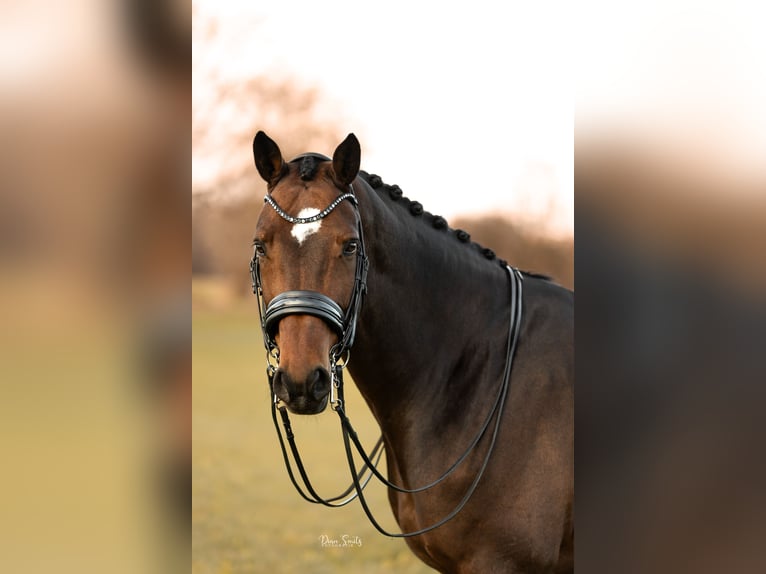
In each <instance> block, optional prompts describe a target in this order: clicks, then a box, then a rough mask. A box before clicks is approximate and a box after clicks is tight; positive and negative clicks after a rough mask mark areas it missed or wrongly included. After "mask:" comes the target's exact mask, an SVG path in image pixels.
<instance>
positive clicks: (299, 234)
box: [290, 207, 322, 245]
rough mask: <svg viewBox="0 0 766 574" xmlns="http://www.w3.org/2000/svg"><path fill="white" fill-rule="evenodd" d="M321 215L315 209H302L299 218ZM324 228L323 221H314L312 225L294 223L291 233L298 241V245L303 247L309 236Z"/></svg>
mask: <svg viewBox="0 0 766 574" xmlns="http://www.w3.org/2000/svg"><path fill="white" fill-rule="evenodd" d="M317 214H319V210H318V209H314V208H313V207H306V208H304V209H301V211H300V213H298V217H300V218H304V217H313V216H314V215H317ZM320 227H322V220H321V219H318V220H317V221H313V222H311V223H294V224H293V228H292V230H291V231H290V235H292V236H293V237H295V239H297V240H298V245H303V242H304V241H306V238H307V237H308V236H309V235H312V234H314V233H316V232H317V231H319V228H320Z"/></svg>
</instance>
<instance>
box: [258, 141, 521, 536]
mask: <svg viewBox="0 0 766 574" xmlns="http://www.w3.org/2000/svg"><path fill="white" fill-rule="evenodd" d="M306 156H314V157H317V158H319V159H322V160H323V161H328V160H329V158H327V157H326V156H323V155H320V154H304V155H302V156H298V157H297V158H295V159H293V160H292V162H295V161H298V160H300V159H302V158H304V157H306ZM344 200H348V201H349V202H350V203H351V204H352V205H353V207H354V212H355V214H356V220H357V227H358V234H359V247H358V249H357V259H356V271H355V276H354V287H353V291H352V293H351V299H350V301H349V303H348V305H347V306H346V310H345V312H344V311H343V309H342V308H341V307H340V305H339V304H338V303H337V302H335V301H333V300H332V299H330V298H329V297H327V296H326V295H324V294H322V293H318V292H316V291H285V292H283V293H280V294H279V295H277V296H276V297H274V298H273V299H272V300H271V301H270V302H269V303H268V305H266V304H265V302H264V298H263V287H262V282H261V275H260V265H259V261H258V253H257V250H256V251H255V252H254V254H253V258H252V260H251V261H250V274H251V278H252V282H253V293H254V294H255V295H256V296H257V298H258V310H259V313H260V318H261V330H262V332H263V341H264V345H265V347H266V360H267V367H266V374H267V377H268V382H269V390H270V392H271V397H272V400H271V415H272V420H273V422H274V427H275V429H276V431H277V437H278V439H279V444H280V447H281V449H282V457H283V459H284V461H285V467H286V469H287V474H288V476H289V477H290V480H291V482H292V483H293V486H294V487H295V489H296V490H297V491H298V494H300V496H301V497H302V498H304V499H305V500H307V501H308V502H311V503H315V504H322V505H324V506H330V507H340V506H345V505H346V504H348V503H349V502H351V501H352V500H354V499H355V498H357V497H358V498H359V501H360V502H361V504H362V508H363V509H364V512H365V514H366V515H367V518H368V519H369V520H370V522H371V523H372V525H373V526H374V527H375V528H376V530H378V532H380V533H381V534H384V535H386V536H390V537H396V538H409V537H412V536H418V535H420V534H424V533H426V532H430V531H431V530H434V529H436V528H438V527H440V526H442V525H443V524H445V523H446V522H448V521H450V520H452V519H453V518H454V517H455V516H457V514H458V513H459V512H460V511H461V510H462V509H463V507H464V506H465V505H466V503H467V502H468V500H469V499H470V498H471V496H472V495H473V493H474V492H475V490H476V487H477V486H478V484H479V481H480V480H481V477H482V476H483V475H484V471H485V470H486V468H487V465H488V464H489V460H490V458H491V456H492V452H493V450H494V446H495V442H496V439H497V436H498V434H499V430H500V422H501V419H502V413H503V411H504V407H505V402H506V399H507V396H508V389H509V386H510V376H511V369H512V366H513V357H514V355H515V351H516V346H517V343H518V339H519V332H520V329H521V319H522V276H521V273H520V272H519V271H518V270H517V269H515V268H512V267H508V266H506V267H505V269H506V270H507V272H508V276H509V279H510V285H511V297H510V299H511V309H510V321H509V332H508V339H507V348H506V362H505V368H504V371H503V379H502V384H501V385H500V388H499V390H498V393H497V396H496V398H495V402H494V404H493V406H492V409H491V410H490V412H489V413H488V415H487V417H486V419H485V420H484V423H483V425H482V427H481V429H480V430H479V432H478V434H477V435H476V436H475V437H474V439H473V440H472V441H471V443H470V444H469V445H468V447H467V449H466V450H465V452H464V453H463V454H462V455H461V456H460V457H459V458H458V459H457V460H456V461H455V462H454V463H453V464H452V465H451V466H450V467H449V468H448V469H447V470H446V471H445V472H444V473H443V474H442V475H441V476H440V477H439V478H437V479H436V480H434V481H433V482H431V483H429V484H427V485H424V486H422V487H419V488H413V489H408V488H403V487H401V486H398V485H395V484H393V483H391V482H390V481H389V480H388V479H386V478H385V477H384V476H383V475H382V474H381V473H380V472H379V471H378V470H377V468H376V467H377V464H378V462H379V461H380V458H381V456H382V453H383V449H382V445H383V437H382V436H381V438H380V439H379V440H378V442H377V443H376V445H375V447H374V448H373V450H372V451H371V453H370V454H369V455H368V454H367V453H366V452H365V450H364V447H363V446H362V444H361V442H360V440H359V437H358V435H357V433H356V431H355V430H354V428H353V426H352V425H351V421H350V420H349V418H348V416H347V415H346V412H345V408H344V394H343V370H344V369H345V367H346V366H347V364H348V359H349V354H350V349H351V346H352V345H353V343H354V337H355V334H356V322H357V319H358V316H359V311H360V309H361V306H362V300H363V298H364V294H365V292H366V291H367V271H368V268H369V260H368V258H367V253H366V250H365V247H364V236H363V233H362V222H361V216H360V214H359V204H358V202H357V199H356V196H355V194H354V188H353V185H349V191H348V192H347V193H341V195H339V196H338V197H337V198H336V199H335V200H334V201H333V202H332V203H331V204H330V205H329V206H327V207H326V208H325V209H324V210H322V211H321V212H320V213H318V214H316V215H313V216H311V217H306V218H298V217H293V216H291V215H289V214H287V213H285V212H284V210H282V208H281V207H279V205H278V204H277V203H276V201H275V200H274V198H273V197H271V195H268V194H267V195H266V197H265V198H264V201H265V202H266V203H267V204H269V205H270V206H271V207H272V208H273V209H274V210H275V211H276V212H277V213H278V214H279V215H280V217H282V218H283V219H285V220H286V221H288V222H290V223H293V224H295V223H312V222H314V221H318V220H320V219H323V218H324V217H327V215H329V214H330V213H331V212H332V211H333V210H334V209H335V207H337V206H338V205H339V204H340V203H341V202H343V201H344ZM289 315H312V316H314V317H318V318H320V319H322V320H324V321H325V322H326V323H327V324H328V325H329V326H330V328H332V329H333V331H334V332H335V333H336V334H337V335H338V342H337V343H336V344H335V345H334V346H333V347H332V349H331V350H330V376H331V385H330V392H331V394H330V405H331V407H332V409H333V410H334V411H335V412H336V413H337V414H338V416H339V418H340V423H341V429H342V434H343V443H344V447H345V451H346V458H347V462H348V465H349V470H350V471H351V477H352V484H351V485H350V486H349V487H348V488H347V489H346V490H345V491H344V492H343V493H341V494H339V495H338V496H335V497H332V498H327V499H325V498H322V497H321V496H319V495H318V494H317V492H316V490H315V489H314V487H313V486H312V484H311V481H310V480H309V478H308V474H307V473H306V469H305V467H304V465H303V461H302V460H301V457H300V453H299V452H298V447H297V445H296V443H295V435H294V434H293V431H292V425H291V423H290V417H289V415H288V413H287V409H286V408H285V406H284V405H279V402H280V401H279V398H278V397H277V396H276V394H275V392H274V374H275V373H276V371H277V368H278V366H279V347H278V346H277V344H276V341H275V340H274V335H275V333H276V330H277V325H278V323H279V321H280V320H281V319H283V318H284V317H286V316H289ZM277 410H279V413H280V416H281V418H282V424H283V426H284V429H285V436H286V438H287V442H288V444H289V447H290V451H291V453H292V455H293V459H294V460H295V465H296V467H297V469H298V472H299V474H300V476H301V478H302V480H303V484H304V486H305V488H306V490H307V491H308V494H307V493H306V492H304V490H303V489H302V488H301V486H300V485H299V484H298V481H297V480H296V478H295V474H294V472H293V469H292V465H291V464H290V459H289V457H288V454H287V449H286V448H285V439H284V438H283V436H282V431H281V430H280V428H279V423H278V421H277ZM493 419H494V420H495V422H494V425H491V423H492V420H493ZM490 426H492V429H491V433H490V444H489V447H488V449H487V452H486V454H485V456H484V458H483V460H482V464H481V467H480V469H479V471H478V473H477V474H476V476H475V477H474V480H473V481H472V482H471V485H470V486H469V487H468V489H467V491H466V492H465V494H464V496H463V497H462V499H461V500H460V502H459V503H458V504H457V506H456V507H455V508H454V509H453V510H452V512H450V513H449V514H448V515H447V516H445V517H444V518H442V519H441V520H439V521H438V522H436V523H435V524H432V525H430V526H428V527H426V528H422V529H420V530H417V531H414V532H407V533H391V532H388V531H386V530H385V529H383V528H382V527H381V526H380V525H379V524H378V522H377V521H376V520H375V518H374V516H373V515H372V512H371V511H370V509H369V507H368V505H367V501H366V500H365V498H364V495H363V493H362V491H363V490H364V487H365V486H366V485H367V483H368V482H369V481H370V479H371V478H372V476H373V475H374V476H375V477H376V478H378V479H379V480H380V481H381V482H383V484H385V485H386V486H388V487H389V488H392V489H394V490H396V491H398V492H403V493H418V492H423V491H426V490H428V489H430V488H432V487H434V486H436V485H437V484H439V483H441V482H442V481H443V480H444V479H446V478H447V477H448V476H450V475H451V474H452V473H453V472H454V471H455V470H456V469H457V467H458V466H459V465H460V464H461V463H462V462H463V461H464V460H466V459H467V457H468V455H469V454H470V453H471V452H472V451H473V449H474V448H475V447H476V445H477V444H478V443H479V441H480V440H481V438H482V437H483V436H484V435H485V433H486V432H487V431H489V430H490ZM352 443H353V445H354V447H355V448H356V450H357V451H358V452H359V454H360V456H361V457H362V460H363V461H364V463H365V464H364V466H363V467H362V468H361V470H360V471H358V472H357V470H356V466H355V463H354V457H353V452H352V449H351V444H352ZM367 471H369V472H370V474H369V476H368V477H367V478H366V479H365V480H364V481H363V477H364V475H365V473H366V472H367ZM352 491H355V492H354V494H353V495H351V496H348V495H349V494H350V493H351V492H352ZM347 496H348V498H346V497H347ZM344 498H345V500H343V499H344ZM338 501H341V502H338ZM336 502H337V504H336Z"/></svg>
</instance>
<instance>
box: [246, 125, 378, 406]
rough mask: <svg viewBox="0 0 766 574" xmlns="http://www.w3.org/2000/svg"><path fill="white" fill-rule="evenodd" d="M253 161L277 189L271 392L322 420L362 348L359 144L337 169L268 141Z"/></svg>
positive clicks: (266, 241) (265, 256)
mask: <svg viewBox="0 0 766 574" xmlns="http://www.w3.org/2000/svg"><path fill="white" fill-rule="evenodd" d="M253 155H254V158H255V165H256V167H257V169H258V173H259V174H260V175H261V177H262V178H263V179H264V180H265V181H266V183H267V184H268V186H267V195H266V198H265V201H266V205H265V206H264V209H263V210H262V212H261V215H260V217H259V219H258V224H257V226H256V232H255V239H254V246H255V255H254V258H253V269H254V270H255V271H254V273H253V279H254V284H256V285H257V290H258V291H259V292H260V299H261V301H260V304H261V311H262V327H263V330H264V339H265V341H266V344H267V349H269V350H270V351H271V352H272V354H273V356H275V357H277V360H278V365H276V366H275V368H276V370H275V371H274V372H273V378H272V390H273V394H274V398H275V400H277V399H278V400H279V401H282V402H283V403H284V404H285V405H286V406H287V407H288V409H289V410H290V411H292V412H294V413H297V414H317V413H320V412H322V411H323V410H324V409H325V407H326V406H327V403H328V397H329V396H330V390H331V385H332V372H333V369H334V368H335V366H336V361H340V360H341V356H342V355H343V354H344V353H345V352H346V351H347V350H348V347H349V346H350V344H351V342H353V332H354V329H355V323H356V313H357V312H358V308H359V304H360V301H361V296H362V291H363V289H364V282H365V281H364V273H365V272H366V257H365V255H364V243H363V238H362V236H361V233H362V229H361V225H360V221H359V215H358V211H357V206H356V197H355V196H354V194H353V187H352V182H353V181H354V179H355V178H356V176H357V174H358V172H359V164H360V155H361V151H360V147H359V142H358V141H357V139H356V137H355V136H354V135H353V134H349V136H348V137H347V138H346V139H345V140H344V141H343V142H342V143H341V144H340V145H339V146H338V147H337V148H336V150H335V153H334V154H333V158H332V160H330V158H327V157H325V156H322V155H319V154H304V155H302V156H298V157H297V158H295V159H294V160H292V161H290V162H286V161H285V160H284V159H283V157H282V153H281V152H280V150H279V147H278V146H277V144H276V143H275V142H274V141H273V140H272V139H271V138H269V137H268V136H267V135H266V134H265V133H263V132H261V131H259V132H258V133H257V134H256V136H255V140H254V141H253ZM362 263H363V264H362Z"/></svg>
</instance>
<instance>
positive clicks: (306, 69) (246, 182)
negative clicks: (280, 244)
mask: <svg viewBox="0 0 766 574" xmlns="http://www.w3.org/2000/svg"><path fill="white" fill-rule="evenodd" d="M192 6H193V38H192V65H193V98H192V143H193V145H192V221H193V227H192V245H193V260H192V272H193V279H192V306H193V333H194V341H193V357H194V359H193V373H194V396H193V438H194V449H193V502H192V509H193V510H192V527H193V544H192V566H193V570H194V572H200V573H203V572H277V571H279V572H300V571H306V572H317V573H318V572H327V573H331V572H332V573H335V572H397V573H400V572H413V573H414V572H428V571H430V569H428V568H427V567H426V566H425V565H424V564H422V563H421V562H420V561H419V560H417V559H416V558H415V557H414V555H412V554H411V553H410V551H409V550H408V549H407V547H406V544H405V543H404V541H402V540H392V539H388V538H385V537H383V536H381V535H379V534H378V533H377V532H376V531H375V530H374V529H373V527H372V526H371V525H370V524H369V523H368V521H367V519H366V517H365V516H364V514H363V512H362V510H361V508H360V507H359V505H358V504H351V505H349V507H347V508H344V509H343V510H334V509H327V508H323V507H317V506H315V505H310V504H307V503H305V502H304V501H303V500H302V499H301V498H300V497H299V496H298V494H297V493H296V492H295V491H294V489H293V487H292V485H291V484H290V482H289V480H288V478H287V474H286V472H285V469H284V465H283V463H282V458H281V455H280V452H279V448H278V443H277V438H276V436H274V429H273V427H272V423H271V418H270V414H269V406H270V404H269V393H268V390H267V383H266V378H265V372H264V369H265V359H264V355H263V344H262V338H261V333H260V327H259V319H258V311H257V307H256V301H255V299H254V297H253V295H252V292H251V286H250V276H249V270H248V262H249V260H250V258H251V256H252V238H253V233H254V230H255V224H256V222H257V220H258V216H259V213H260V209H261V206H262V205H263V196H264V194H265V192H266V187H265V183H264V182H263V181H262V180H261V179H260V177H259V176H258V173H257V171H256V170H255V167H254V164H253V156H252V140H253V137H254V135H255V133H256V131H257V130H259V129H262V130H264V131H266V132H267V133H268V134H269V136H270V137H272V138H273V139H274V140H275V141H276V142H277V143H278V144H279V146H280V148H281V149H282V152H283V155H284V156H285V157H287V158H290V157H293V156H295V155H297V154H299V153H303V152H306V151H315V152H319V153H323V154H326V155H332V153H333V151H334V149H335V147H336V146H337V145H338V144H339V143H340V142H341V141H342V140H343V138H345V136H346V134H348V133H349V132H354V133H355V134H356V135H357V137H358V138H359V140H360V142H361V145H362V169H364V170H365V171H367V172H369V173H375V174H378V175H380V176H381V177H382V178H383V180H384V181H385V182H386V183H389V184H398V185H399V186H400V187H401V188H402V190H403V192H404V193H405V195H407V196H408V197H410V198H412V199H414V200H417V201H419V202H421V203H422V204H423V205H424V207H425V209H427V210H429V211H431V212H432V213H436V214H439V215H442V216H444V217H446V218H447V219H448V221H449V223H450V225H451V226H452V227H460V228H464V229H466V230H467V231H468V232H469V233H471V236H472V238H473V239H474V240H475V241H477V242H479V243H481V244H483V245H485V246H487V247H491V248H492V249H493V250H494V251H495V252H496V253H497V254H498V256H499V257H502V258H505V259H507V260H508V261H509V262H511V264H513V265H517V266H519V267H522V268H524V269H529V270H534V271H537V272H542V273H548V274H550V275H552V276H554V277H555V278H556V280H557V281H559V282H560V283H562V284H563V285H566V286H568V287H570V288H571V286H572V284H573V280H574V275H573V243H572V234H573V171H572V165H573V143H572V109H573V104H574V100H573V92H572V81H573V75H572V63H573V62H572V58H571V54H570V53H569V52H567V51H562V50H561V49H560V47H561V45H562V42H567V41H568V39H569V38H570V37H571V36H572V33H573V31H572V30H571V28H570V26H569V23H568V21H567V17H568V14H569V13H570V12H569V10H570V9H569V8H565V7H564V5H563V4H562V5H561V6H558V9H557V11H556V12H554V13H552V12H551V11H550V10H549V9H548V8H547V7H545V6H543V5H540V6H538V5H529V6H527V5H516V6H508V5H505V4H503V3H497V2H489V1H483V0H482V1H480V2H478V4H477V3H474V4H472V5H470V6H468V5H464V4H458V3H442V4H439V5H438V8H437V7H435V5H433V4H426V3H412V2H400V1H394V2H388V3H385V4H380V5H375V4H360V3H358V2H351V1H344V0H331V1H328V2H322V3H316V2H308V1H297V2H291V3H289V5H285V4H269V3H252V2H234V1H209V0H208V1H205V0H194V2H193V3H192ZM349 386H351V387H352V388H353V386H352V385H349ZM350 395H351V396H350V397H349V399H350V406H349V415H350V416H351V418H352V419H353V420H354V424H355V426H358V427H359V428H360V429H361V431H360V432H361V433H362V437H363V441H364V443H365V444H366V445H367V447H368V448H371V447H372V445H373V444H374V443H375V441H376V439H377V437H378V435H377V432H378V431H377V425H376V424H375V422H374V420H373V419H372V417H371V415H370V414H369V412H368V411H367V408H366V405H365V404H364V401H363V400H362V399H361V397H359V396H358V395H357V394H356V393H355V391H353V390H352V391H350ZM294 418H295V417H294ZM293 425H294V428H295V429H296V436H297V440H298V443H299V446H300V448H301V452H302V453H303V455H304V456H305V457H306V463H307V467H308V469H309V475H310V476H311V477H312V480H316V483H317V484H318V486H317V488H318V489H319V492H320V493H323V494H324V495H327V496H329V495H335V494H338V493H339V492H341V491H342V490H343V489H345V488H346V487H347V486H348V485H349V484H350V477H349V475H348V471H347V467H346V464H345V462H344V459H343V451H342V447H341V435H340V430H339V428H338V427H337V424H336V420H335V418H334V417H333V415H332V413H324V414H323V415H320V416H318V417H297V418H296V420H295V421H294V422H293ZM315 477H316V478H315ZM369 491H370V497H371V504H372V506H373V508H374V511H375V513H376V514H377V515H379V516H381V520H383V523H384V524H385V525H386V526H387V527H389V528H393V529H396V526H395V522H394V520H393V515H392V514H391V511H390V508H389V504H388V500H387V496H386V491H385V490H384V489H383V488H380V487H379V486H378V485H371V487H370V488H369ZM344 535H348V536H349V537H351V538H355V537H359V538H360V539H361V541H362V546H361V547H358V546H352V547H346V548H329V547H325V546H322V540H323V537H327V538H329V539H338V540H342V537H343V536H344Z"/></svg>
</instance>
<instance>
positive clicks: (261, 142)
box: [253, 130, 285, 185]
mask: <svg viewBox="0 0 766 574" xmlns="http://www.w3.org/2000/svg"><path fill="white" fill-rule="evenodd" d="M253 157H254V158H255V167H257V168H258V173H260V174H261V177H262V178H263V179H265V180H266V183H268V184H270V185H273V184H275V183H276V182H277V180H278V179H279V178H280V177H281V176H282V170H283V169H284V166H285V164H284V161H282V152H281V151H279V146H278V145H277V144H276V142H274V140H273V139H271V138H270V137H269V136H267V135H266V134H265V133H263V132H262V131H260V130H259V131H258V133H257V134H255V139H254V140H253Z"/></svg>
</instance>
